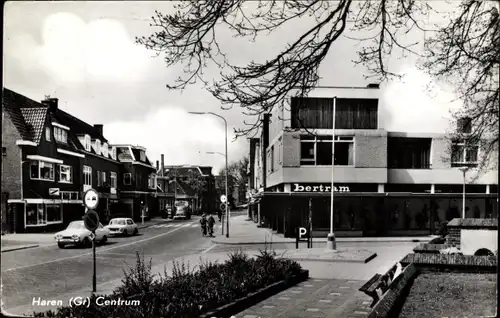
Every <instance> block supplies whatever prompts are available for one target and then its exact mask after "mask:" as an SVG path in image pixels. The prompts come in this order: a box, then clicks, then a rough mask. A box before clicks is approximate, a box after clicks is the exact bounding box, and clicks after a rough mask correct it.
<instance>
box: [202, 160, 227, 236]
mask: <svg viewBox="0 0 500 318" xmlns="http://www.w3.org/2000/svg"><path fill="white" fill-rule="evenodd" d="M206 153H207V154H209V155H221V156H224V157H226V155H224V154H223V153H222V152H217V151H207V152H206ZM227 188H228V187H227V166H226V200H228V198H229V197H228V196H227ZM228 205H229V202H226V206H228ZM220 234H221V235H224V226H221V232H220Z"/></svg>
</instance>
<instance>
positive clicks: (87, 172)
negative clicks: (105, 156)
mask: <svg viewBox="0 0 500 318" xmlns="http://www.w3.org/2000/svg"><path fill="white" fill-rule="evenodd" d="M83 184H84V185H89V186H92V168H91V167H89V166H83Z"/></svg>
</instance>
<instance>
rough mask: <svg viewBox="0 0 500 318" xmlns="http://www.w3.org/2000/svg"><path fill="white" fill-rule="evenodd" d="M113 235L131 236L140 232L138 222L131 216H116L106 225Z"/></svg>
mask: <svg viewBox="0 0 500 318" xmlns="http://www.w3.org/2000/svg"><path fill="white" fill-rule="evenodd" d="M106 228H107V229H108V230H109V233H110V234H111V235H123V236H129V235H130V234H132V235H137V234H139V230H138V229H137V224H135V222H134V221H133V220H132V219H131V218H114V219H111V221H109V224H108V225H106Z"/></svg>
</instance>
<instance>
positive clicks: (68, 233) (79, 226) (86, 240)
mask: <svg viewBox="0 0 500 318" xmlns="http://www.w3.org/2000/svg"><path fill="white" fill-rule="evenodd" d="M91 234H92V232H90V231H89V230H87V228H86V227H85V224H83V221H73V222H71V223H70V224H69V225H68V227H67V228H66V229H65V230H64V231H60V232H57V233H56V235H55V237H54V238H55V239H56V241H57V246H59V248H64V247H65V246H66V245H80V246H92V239H91ZM108 236H109V230H108V229H106V228H104V227H103V226H102V224H101V223H99V227H98V228H97V230H96V231H95V240H96V242H98V243H105V242H106V241H107V240H108Z"/></svg>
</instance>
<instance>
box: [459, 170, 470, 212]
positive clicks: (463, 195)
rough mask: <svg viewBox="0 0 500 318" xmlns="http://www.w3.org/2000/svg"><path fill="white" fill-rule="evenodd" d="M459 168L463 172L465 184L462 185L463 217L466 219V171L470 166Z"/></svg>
mask: <svg viewBox="0 0 500 318" xmlns="http://www.w3.org/2000/svg"><path fill="white" fill-rule="evenodd" d="M458 170H460V171H462V173H463V185H462V219H465V173H466V172H467V170H469V167H467V166H464V167H460V168H458Z"/></svg>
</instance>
